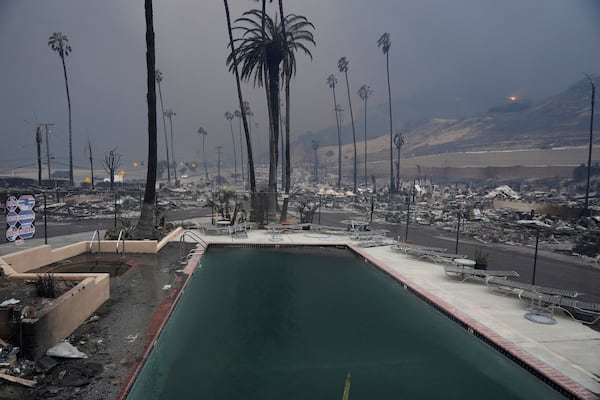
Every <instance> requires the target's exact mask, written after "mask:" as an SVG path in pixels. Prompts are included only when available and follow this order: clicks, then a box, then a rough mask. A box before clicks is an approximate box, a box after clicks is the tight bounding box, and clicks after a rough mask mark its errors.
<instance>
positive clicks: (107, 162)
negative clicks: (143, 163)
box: [102, 148, 121, 192]
mask: <svg viewBox="0 0 600 400" xmlns="http://www.w3.org/2000/svg"><path fill="white" fill-rule="evenodd" d="M102 166H103V167H104V170H105V171H106V172H107V173H108V176H109V177H110V191H111V192H112V191H113V187H114V184H115V172H116V171H117V169H118V168H119V167H120V166H121V154H119V153H118V152H117V149H116V148H114V149H112V150H111V151H109V152H108V154H107V153H104V160H103V161H102Z"/></svg>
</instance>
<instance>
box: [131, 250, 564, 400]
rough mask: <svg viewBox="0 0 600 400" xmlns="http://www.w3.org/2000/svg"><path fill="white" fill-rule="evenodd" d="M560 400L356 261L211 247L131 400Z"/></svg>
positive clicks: (343, 254)
mask: <svg viewBox="0 0 600 400" xmlns="http://www.w3.org/2000/svg"><path fill="white" fill-rule="evenodd" d="M348 372H350V373H351V375H352V380H351V387H350V397H349V398H350V399H351V400H356V399H444V398H446V399H556V398H562V396H561V395H560V394H559V393H558V392H556V391H555V390H553V389H552V388H551V387H550V386H548V385H546V384H545V383H543V382H542V381H540V380H539V379H537V378H536V377H534V376H533V375H531V374H530V373H529V372H527V371H526V370H524V369H523V368H521V367H520V366H518V365H516V364H515V363H514V362H512V361H511V360H509V359H508V358H506V357H505V356H503V355H501V354H500V353H498V352H496V351H495V350H493V349H492V348H491V347H490V346H489V345H487V344H485V343H484V342H482V341H481V340H479V339H477V338H476V337H475V336H474V335H472V334H470V333H469V332H467V331H466V330H465V329H463V328H462V327H460V326H459V325H458V324H456V323H455V322H453V321H451V320H450V319H449V318H447V317H446V316H444V315H442V314H441V313H440V312H438V311H437V310H435V309H434V308H433V307H431V306H430V305H428V304H427V303H425V302H424V301H422V300H421V299H419V298H418V297H417V296H415V295H414V294H412V293H411V292H410V291H408V290H406V289H404V288H403V287H402V285H400V284H399V283H397V282H396V281H394V280H393V279H391V278H390V277H388V276H387V275H385V274H384V273H382V272H380V271H379V270H378V269H377V268H375V267H374V266H372V265H370V264H368V263H366V262H364V261H363V259H362V258H360V257H358V256H356V255H355V254H353V253H352V252H351V251H348V250H341V249H337V248H323V249H318V248H317V249H312V248H311V249H307V248H294V249H286V248H279V249H264V248H262V249H256V248H212V247H211V248H209V250H208V252H207V253H206V254H205V255H204V256H203V258H202V261H201V265H200V267H199V268H198V269H197V270H196V272H195V273H194V275H193V276H192V278H191V281H190V283H189V285H188V287H187V289H186V291H185V293H184V294H183V296H182V298H181V300H180V302H179V303H178V305H177V307H176V309H175V310H174V312H173V314H172V315H171V317H170V319H169V321H168V323H167V324H166V326H165V329H164V331H163V333H162V334H161V336H160V337H159V339H158V341H157V344H156V346H155V348H154V349H153V350H152V352H151V354H150V356H149V358H148V360H147V362H146V363H145V365H144V367H143V368H142V370H141V372H140V375H139V376H138V377H137V379H136V381H135V383H134V384H133V386H132V388H131V390H130V392H129V395H128V397H127V398H128V399H341V398H342V393H343V390H344V380H345V377H346V374H347V373H348Z"/></svg>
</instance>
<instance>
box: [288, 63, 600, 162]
mask: <svg viewBox="0 0 600 400" xmlns="http://www.w3.org/2000/svg"><path fill="white" fill-rule="evenodd" d="M593 79H594V82H595V83H596V87H598V88H600V75H598V74H596V75H594V76H593ZM590 96H591V88H590V84H589V82H588V81H587V79H581V80H579V81H578V82H576V83H575V84H574V85H572V86H571V87H569V88H567V89H566V90H565V91H563V92H561V93H558V94H556V95H554V96H551V97H549V98H547V99H545V100H543V101H541V102H539V103H537V104H529V103H519V102H515V103H509V104H507V105H500V106H497V107H492V108H490V110H489V112H487V113H486V114H484V115H480V116H474V117H469V118H464V119H461V120H456V119H441V118H430V119H428V120H426V121H425V122H423V123H421V124H418V125H416V126H414V127H413V128H412V129H410V130H407V131H405V132H403V134H404V137H405V145H404V146H403V148H402V155H403V156H404V157H415V156H428V155H435V154H443V153H456V152H464V151H488V150H494V151H502V150H515V149H549V148H556V147H564V146H585V145H587V144H588V142H589V124H590ZM596 111H597V112H595V117H594V126H595V127H596V129H595V131H596V130H597V128H598V127H600V116H599V114H600V110H599V109H597V110H596ZM377 114H378V113H375V115H374V116H373V117H372V118H371V121H373V124H374V125H377V126H382V124H381V123H380V121H377V119H380V118H382V115H377ZM344 129H348V128H347V127H344ZM333 133H335V129H334V128H327V129H324V130H323V131H321V132H317V133H312V134H309V135H304V136H302V137H301V138H298V139H297V140H296V141H295V142H294V143H293V145H292V148H293V153H294V159H297V160H311V159H312V152H311V150H310V142H311V140H312V139H314V138H318V139H319V141H320V143H321V144H322V146H324V147H323V148H324V149H325V147H327V150H326V151H327V152H328V154H327V158H331V157H334V156H335V157H337V135H336V136H335V141H333V140H332V134H333ZM596 142H597V141H596ZM357 146H358V147H359V150H358V154H359V155H360V154H362V153H363V150H362V149H363V147H362V146H363V144H362V140H361V141H358V142H357ZM342 151H343V157H344V159H352V153H353V149H352V143H351V142H350V143H349V144H348V143H346V144H345V146H344V148H343V150H342ZM332 152H333V153H335V154H332ZM394 155H395V150H394ZM368 157H369V160H370V161H376V160H386V159H389V136H387V135H383V136H380V137H377V138H373V139H370V140H369V142H368Z"/></svg>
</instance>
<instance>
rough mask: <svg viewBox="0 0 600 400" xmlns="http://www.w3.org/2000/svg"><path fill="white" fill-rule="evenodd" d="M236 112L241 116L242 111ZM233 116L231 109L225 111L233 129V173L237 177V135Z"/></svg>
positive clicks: (231, 129) (230, 128)
mask: <svg viewBox="0 0 600 400" xmlns="http://www.w3.org/2000/svg"><path fill="white" fill-rule="evenodd" d="M235 112H237V113H239V114H240V118H241V116H242V113H240V112H239V111H235ZM233 118H234V113H230V112H229V111H227V112H225V119H226V120H227V121H229V130H230V131H231V141H232V146H233V174H234V175H235V176H236V177H237V154H236V152H235V137H234V136H233ZM240 121H241V119H240ZM240 126H241V125H240Z"/></svg>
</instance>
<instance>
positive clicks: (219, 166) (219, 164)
mask: <svg viewBox="0 0 600 400" xmlns="http://www.w3.org/2000/svg"><path fill="white" fill-rule="evenodd" d="M222 153H223V146H217V186H218V187H220V186H221V154H222Z"/></svg>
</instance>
